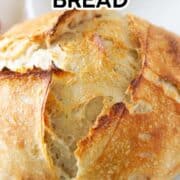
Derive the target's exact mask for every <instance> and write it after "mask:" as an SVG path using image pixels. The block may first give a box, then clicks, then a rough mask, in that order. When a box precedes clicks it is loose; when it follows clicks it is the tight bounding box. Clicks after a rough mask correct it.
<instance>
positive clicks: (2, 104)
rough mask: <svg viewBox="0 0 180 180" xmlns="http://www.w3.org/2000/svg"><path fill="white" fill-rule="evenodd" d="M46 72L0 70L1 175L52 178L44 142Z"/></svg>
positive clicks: (4, 177)
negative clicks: (24, 72)
mask: <svg viewBox="0 0 180 180" xmlns="http://www.w3.org/2000/svg"><path fill="white" fill-rule="evenodd" d="M50 81H51V73H49V72H30V73H27V74H18V73H14V72H9V71H3V72H1V73H0V94H1V96H0V129H1V130H0V132H1V133H0V144H1V150H0V151H1V153H0V159H1V161H0V167H1V168H0V169H1V171H0V177H1V179H11V178H13V179H53V178H55V173H54V170H53V169H52V166H53V165H52V163H51V161H50V159H49V157H48V155H47V151H46V145H45V143H44V131H45V130H44V108H45V103H46V98H47V94H48V89H49V83H50Z"/></svg>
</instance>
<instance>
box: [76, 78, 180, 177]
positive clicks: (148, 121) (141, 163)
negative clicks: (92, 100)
mask: <svg viewBox="0 0 180 180" xmlns="http://www.w3.org/2000/svg"><path fill="white" fill-rule="evenodd" d="M142 99H143V100H145V101H147V102H148V103H150V104H151V105H152V109H153V111H152V112H149V113H144V114H141V113H140V114H130V113H129V112H128V110H127V108H122V107H123V106H122V105H120V106H119V105H116V107H117V109H119V111H120V114H119V113H114V114H112V113H110V115H109V116H107V117H106V120H107V121H106V122H105V124H106V125H107V126H108V127H107V128H106V129H108V130H105V129H104V128H103V126H100V128H99V129H98V130H96V128H94V129H93V131H92V132H93V133H92V134H90V135H89V137H87V138H88V139H89V141H86V139H85V141H82V142H80V144H79V147H78V150H77V152H76V155H77V156H78V158H79V160H80V161H79V166H80V171H79V176H78V178H77V179H86V180H88V179H100V178H103V179H108V178H109V179H128V178H132V179H133V178H134V179H138V178H142V179H148V178H149V179H153V178H155V179H158V178H161V179H163V178H164V179H165V178H167V179H168V178H171V177H173V176H175V175H176V174H177V173H178V172H179V170H180V156H179V149H180V141H179V139H180V129H179V127H180V126H179V125H180V121H179V119H180V104H178V103H176V102H175V101H174V100H172V99H170V98H168V97H166V96H165V95H164V93H163V91H162V89H161V88H159V87H157V86H155V85H154V84H153V83H151V82H149V81H147V80H145V79H144V78H141V80H140V81H139V84H138V86H137V87H136V90H135V92H134V101H136V102H137V101H138V100H142ZM164 104H166V106H164ZM116 111H117V110H116ZM114 124H115V125H114ZM109 129H111V131H112V133H111V134H109V133H107V132H108V131H109ZM106 131H107V132H106ZM104 139H106V143H104V144H103V146H102V141H103V140H104ZM89 144H91V146H89ZM97 144H99V146H96V145H97ZM91 151H93V152H94V154H96V152H99V151H101V153H100V155H99V156H98V157H96V159H93V158H92V159H89V160H90V161H89V162H88V161H87V159H88V158H89V157H88V156H89V154H88V153H89V152H91ZM84 162H86V167H85V168H84V167H83V165H84V164H83V163H84ZM87 164H88V165H87Z"/></svg>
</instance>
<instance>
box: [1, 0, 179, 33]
mask: <svg viewBox="0 0 180 180" xmlns="http://www.w3.org/2000/svg"><path fill="white" fill-rule="evenodd" d="M48 11H51V0H0V26H1V28H0V29H1V32H4V31H6V30H7V29H8V28H10V27H11V26H12V25H13V24H15V23H18V22H21V21H23V20H25V19H27V18H34V17H36V16H38V15H40V14H43V13H45V12H48ZM119 12H120V13H133V14H136V15H138V16H141V17H143V18H145V19H148V20H149V21H151V22H153V23H154V24H157V25H159V26H163V27H165V28H166V29H169V30H170V31H173V32H176V33H177V34H180V0H130V3H129V6H128V7H127V8H125V9H123V10H121V11H119Z"/></svg>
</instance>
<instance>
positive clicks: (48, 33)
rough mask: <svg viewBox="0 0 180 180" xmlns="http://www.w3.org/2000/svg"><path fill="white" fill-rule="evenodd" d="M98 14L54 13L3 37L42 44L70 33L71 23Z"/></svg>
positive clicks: (75, 11) (34, 20)
mask: <svg viewBox="0 0 180 180" xmlns="http://www.w3.org/2000/svg"><path fill="white" fill-rule="evenodd" d="M96 14H98V13H96V12H92V11H89V12H88V11H78V10H70V11H65V10H64V11H54V12H51V13H48V14H46V15H42V16H41V17H39V18H36V19H33V20H29V21H25V22H24V23H21V24H18V25H16V26H14V27H13V28H12V29H10V30H9V31H8V32H7V33H5V34H4V35H3V36H2V39H3V38H11V37H15V39H18V38H29V39H31V40H35V41H40V42H41V41H45V40H46V39H47V40H49V41H51V40H54V39H55V38H56V37H57V36H59V35H60V34H63V33H64V32H66V31H68V29H69V28H70V26H71V23H73V24H74V25H75V24H76V23H77V24H78V23H79V22H81V21H83V19H86V18H87V19H88V18H91V17H93V16H95V15H96Z"/></svg>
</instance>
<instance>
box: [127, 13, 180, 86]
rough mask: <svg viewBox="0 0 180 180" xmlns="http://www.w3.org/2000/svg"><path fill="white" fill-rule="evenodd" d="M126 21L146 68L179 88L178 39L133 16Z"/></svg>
mask: <svg viewBox="0 0 180 180" xmlns="http://www.w3.org/2000/svg"><path fill="white" fill-rule="evenodd" d="M128 19H129V27H130V31H131V36H132V38H133V39H136V42H138V46H139V49H140V51H141V53H142V57H143V58H144V61H145V63H146V66H147V67H148V68H150V69H151V70H152V71H153V72H155V73H156V74H157V75H158V76H160V77H161V78H163V79H166V80H167V81H171V82H172V83H173V84H174V85H176V86H177V87H178V88H180V73H179V72H180V37H179V36H177V35H175V34H173V33H171V32H168V31H165V30H164V29H162V28H159V27H157V26H154V25H152V24H150V23H148V22H146V21H144V20H141V19H139V18H137V17H135V16H131V15H129V16H128Z"/></svg>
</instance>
